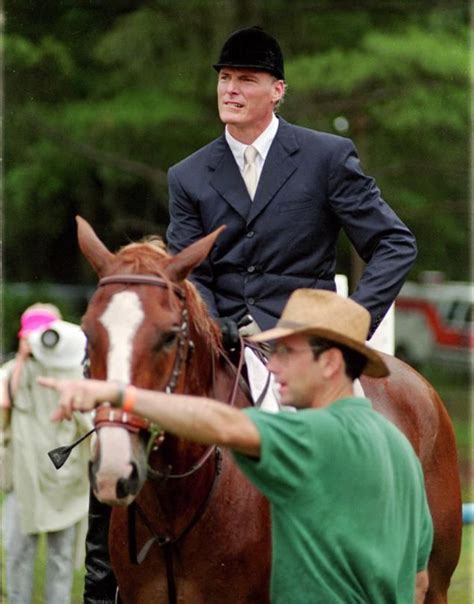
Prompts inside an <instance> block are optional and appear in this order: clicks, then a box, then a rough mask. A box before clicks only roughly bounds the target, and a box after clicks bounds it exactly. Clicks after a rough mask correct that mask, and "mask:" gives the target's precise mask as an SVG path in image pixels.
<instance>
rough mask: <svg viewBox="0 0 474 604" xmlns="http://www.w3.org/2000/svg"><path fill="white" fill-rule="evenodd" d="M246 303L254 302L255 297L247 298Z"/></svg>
mask: <svg viewBox="0 0 474 604" xmlns="http://www.w3.org/2000/svg"><path fill="white" fill-rule="evenodd" d="M247 304H255V298H247Z"/></svg>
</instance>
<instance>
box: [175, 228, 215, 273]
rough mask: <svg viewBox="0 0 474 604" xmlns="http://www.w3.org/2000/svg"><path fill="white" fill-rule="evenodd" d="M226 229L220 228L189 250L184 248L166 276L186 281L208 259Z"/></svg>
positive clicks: (195, 243)
mask: <svg viewBox="0 0 474 604" xmlns="http://www.w3.org/2000/svg"><path fill="white" fill-rule="evenodd" d="M225 228H226V226H225V225H222V226H220V227H219V228H218V229H216V230H215V231H212V233H210V234H209V235H206V237H203V238H202V239H199V241H195V242H194V243H192V244H191V245H189V246H188V247H187V248H184V250H181V252H179V254H176V256H173V258H172V259H171V261H170V263H169V264H168V266H167V267H166V274H167V275H168V277H169V278H170V279H171V280H172V281H175V282H179V281H183V279H186V277H187V276H188V275H189V273H190V272H191V271H192V270H193V268H194V267H196V266H198V265H199V264H201V262H203V260H205V259H206V258H207V256H208V255H209V252H210V251H211V248H212V246H213V245H214V242H215V240H216V239H217V237H218V236H219V235H220V234H221V232H222V231H223V230H224V229H225Z"/></svg>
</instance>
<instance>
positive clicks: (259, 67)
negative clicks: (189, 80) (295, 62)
mask: <svg viewBox="0 0 474 604" xmlns="http://www.w3.org/2000/svg"><path fill="white" fill-rule="evenodd" d="M213 67H214V69H215V70H216V71H219V70H220V69H222V68H223V67H230V68H232V69H255V70H256V71H265V72H266V73H271V74H272V75H273V76H275V77H276V78H277V79H279V80H284V79H285V78H284V76H283V74H282V73H280V72H279V71H277V70H276V69H275V68H274V67H270V66H268V67H267V66H265V65H249V64H243V63H215V64H214V65H213Z"/></svg>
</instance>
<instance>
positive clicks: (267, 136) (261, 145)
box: [225, 114, 279, 170]
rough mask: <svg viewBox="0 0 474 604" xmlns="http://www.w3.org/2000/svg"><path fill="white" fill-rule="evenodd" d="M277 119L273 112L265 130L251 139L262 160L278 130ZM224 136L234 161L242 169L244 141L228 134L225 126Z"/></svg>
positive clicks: (245, 146)
mask: <svg viewBox="0 0 474 604" xmlns="http://www.w3.org/2000/svg"><path fill="white" fill-rule="evenodd" d="M278 125H279V121H278V118H277V116H276V115H275V114H273V115H272V120H271V122H270V123H269V124H268V126H267V127H266V128H265V130H264V131H263V132H262V133H261V134H260V135H259V136H258V137H257V138H256V139H255V140H254V141H253V143H252V146H253V147H255V149H257V151H258V153H259V156H260V157H261V159H262V162H263V161H265V159H266V157H267V155H268V151H269V150H270V146H271V144H272V142H273V139H274V138H275V136H276V133H277V131H278ZM225 138H226V141H227V144H228V145H229V147H230V150H231V151H232V153H233V155H234V157H235V161H236V162H237V164H238V165H239V168H240V169H241V170H243V166H244V151H245V149H246V148H247V147H248V145H245V144H244V143H241V142H240V141H238V140H237V139H236V138H234V137H233V136H232V134H230V132H229V129H228V127H227V126H226V128H225Z"/></svg>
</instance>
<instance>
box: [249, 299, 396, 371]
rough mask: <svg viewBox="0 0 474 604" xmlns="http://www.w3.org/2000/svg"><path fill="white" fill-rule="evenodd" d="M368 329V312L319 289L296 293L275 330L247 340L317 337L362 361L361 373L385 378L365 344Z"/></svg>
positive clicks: (378, 359) (376, 357) (379, 361)
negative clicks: (364, 361) (355, 355)
mask: <svg viewBox="0 0 474 604" xmlns="http://www.w3.org/2000/svg"><path fill="white" fill-rule="evenodd" d="M369 325H370V315H369V313H368V311H367V310H366V309H365V308H363V307H362V306H360V304H357V303H356V302H354V301H353V300H351V299H349V298H343V297H342V296H340V295H339V294H336V293H334V292H330V291H326V290H322V289H297V290H296V291H294V292H293V293H292V294H291V296H290V298H289V299H288V302H287V303H286V306H285V308H284V309H283V313H282V315H281V319H280V320H279V321H278V323H277V324H276V326H275V327H274V328H273V329H269V330H267V331H264V332H262V333H259V334H257V335H255V336H252V337H251V338H249V340H251V341H252V342H265V341H267V340H279V339H280V338H286V337H287V336H292V335H295V334H298V335H314V336H320V337H321V338H325V339H327V340H330V341H331V342H337V343H339V344H344V346H347V347H348V348H351V349H352V350H355V351H356V352H358V353H360V354H361V355H363V356H364V357H366V359H367V364H366V366H365V367H364V370H363V372H362V373H365V374H366V375H370V376H372V377H384V376H386V375H388V374H389V371H388V368H387V366H386V364H385V362H384V361H383V360H382V357H381V356H380V355H379V354H378V352H376V351H375V350H373V349H372V348H369V346H366V344H365V340H366V338H367V333H368V331H369Z"/></svg>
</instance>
